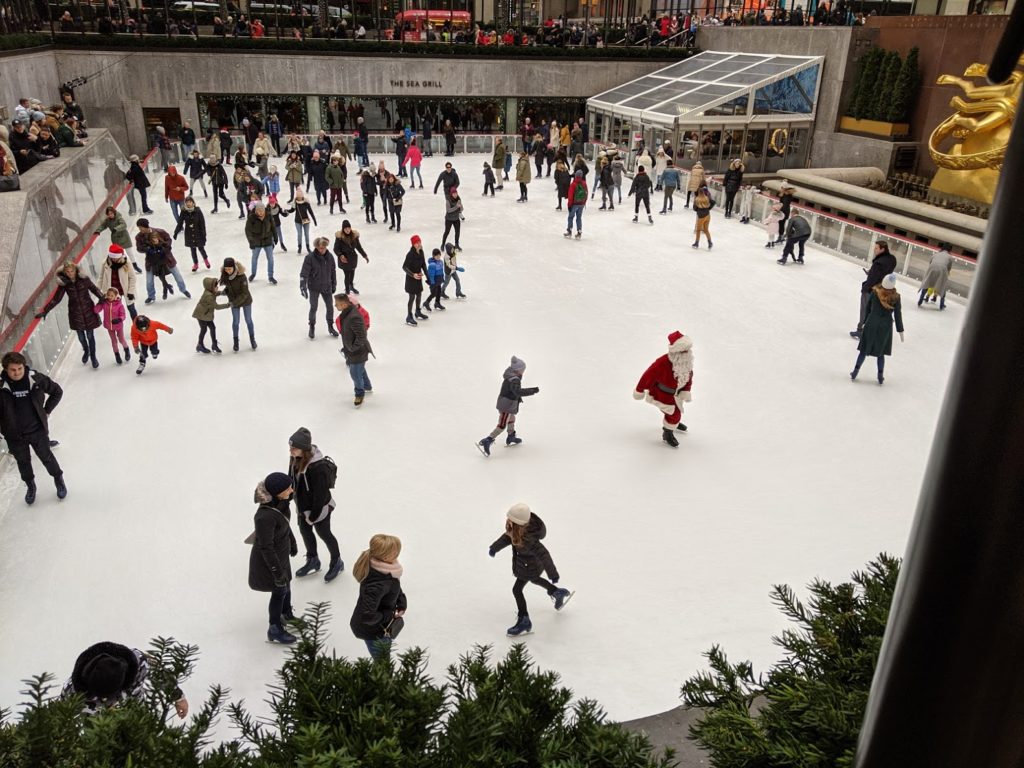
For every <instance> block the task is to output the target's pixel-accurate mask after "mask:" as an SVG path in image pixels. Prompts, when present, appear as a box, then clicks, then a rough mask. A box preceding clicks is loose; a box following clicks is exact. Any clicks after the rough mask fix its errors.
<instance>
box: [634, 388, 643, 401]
mask: <svg viewBox="0 0 1024 768" xmlns="http://www.w3.org/2000/svg"><path fill="white" fill-rule="evenodd" d="M644 394H645V393H643V392H641V391H640V390H637V391H636V392H634V393H633V399H634V400H643V399H644Z"/></svg>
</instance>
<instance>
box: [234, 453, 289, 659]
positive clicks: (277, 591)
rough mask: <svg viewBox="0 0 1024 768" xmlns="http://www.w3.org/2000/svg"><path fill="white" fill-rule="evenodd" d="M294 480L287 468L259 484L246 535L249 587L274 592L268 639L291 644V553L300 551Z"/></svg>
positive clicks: (256, 590) (271, 597) (273, 473)
mask: <svg viewBox="0 0 1024 768" xmlns="http://www.w3.org/2000/svg"><path fill="white" fill-rule="evenodd" d="M292 493H293V489H292V481H291V478H290V477H288V475H286V474H284V473H283V472H271V473H270V474H269V475H267V477H266V478H265V479H264V480H263V482H261V483H260V484H259V485H257V486H256V493H255V501H256V503H258V504H259V507H258V508H257V509H256V514H255V515H254V516H253V528H254V530H253V532H252V534H251V535H250V536H249V538H248V539H246V543H247V544H252V551H251V552H250V553H249V589H251V590H253V591H255V592H269V593H270V628H269V629H268V630H267V640H268V641H269V642H271V643H282V644H284V645H290V644H291V643H294V642H295V636H294V635H293V634H291V633H290V632H288V631H287V630H285V628H284V622H294V621H295V620H296V619H295V615H294V614H293V613H292V590H291V581H292V566H291V562H290V561H289V558H290V557H294V556H295V555H297V554H299V546H298V543H297V542H296V541H295V535H294V534H293V533H292V525H291V510H290V506H291V497H292Z"/></svg>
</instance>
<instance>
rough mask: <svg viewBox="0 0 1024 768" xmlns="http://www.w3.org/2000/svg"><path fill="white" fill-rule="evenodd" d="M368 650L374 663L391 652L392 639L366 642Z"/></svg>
mask: <svg viewBox="0 0 1024 768" xmlns="http://www.w3.org/2000/svg"><path fill="white" fill-rule="evenodd" d="M364 642H365V643H366V650H367V651H369V652H370V655H371V656H372V657H373V659H374V661H376V660H377V659H379V658H381V657H382V656H386V655H387V654H388V653H389V652H390V651H391V638H390V637H375V638H374V639H373V640H365V641H364Z"/></svg>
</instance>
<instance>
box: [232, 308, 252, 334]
mask: <svg viewBox="0 0 1024 768" xmlns="http://www.w3.org/2000/svg"><path fill="white" fill-rule="evenodd" d="M242 314H245V327H246V328H248V329H249V335H250V336H252V335H253V334H254V332H255V329H254V328H253V327H252V304H246V305H245V306H244V307H232V308H231V335H232V336H234V337H235V338H236V339H237V338H238V321H239V319H240V316H241V315H242Z"/></svg>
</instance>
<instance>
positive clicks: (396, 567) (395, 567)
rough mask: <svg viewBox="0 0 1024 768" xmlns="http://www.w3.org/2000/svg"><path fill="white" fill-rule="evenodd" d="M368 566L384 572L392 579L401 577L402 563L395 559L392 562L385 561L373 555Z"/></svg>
mask: <svg viewBox="0 0 1024 768" xmlns="http://www.w3.org/2000/svg"><path fill="white" fill-rule="evenodd" d="M370 567H371V568H373V570H375V571H380V572H381V573H386V574H387V575H388V576H390V577H391V578H393V579H400V578H402V565H401V563H399V562H398V561H397V560H395V562H393V563H385V562H384V561H383V560H378V559H377V558H375V557H371V558H370Z"/></svg>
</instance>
